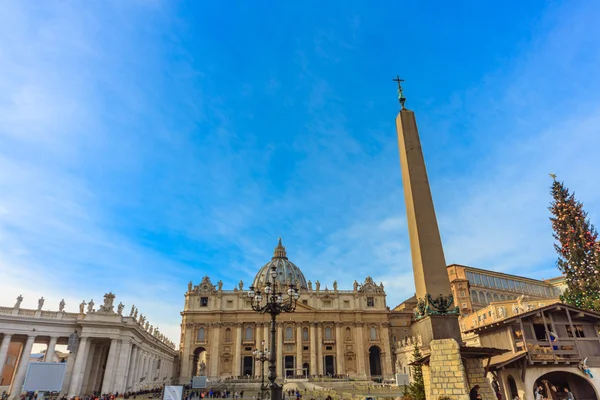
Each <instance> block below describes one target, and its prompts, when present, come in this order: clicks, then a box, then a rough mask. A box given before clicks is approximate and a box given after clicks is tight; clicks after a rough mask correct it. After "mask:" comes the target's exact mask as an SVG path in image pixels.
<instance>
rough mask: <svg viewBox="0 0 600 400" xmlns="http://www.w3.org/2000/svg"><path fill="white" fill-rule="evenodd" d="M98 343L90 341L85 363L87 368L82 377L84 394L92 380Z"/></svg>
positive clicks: (82, 391)
mask: <svg viewBox="0 0 600 400" xmlns="http://www.w3.org/2000/svg"><path fill="white" fill-rule="evenodd" d="M98 347H99V346H98V344H97V343H92V342H91V341H90V342H89V343H88V360H87V362H86V364H85V369H84V371H83V378H82V379H81V390H80V392H81V393H82V394H85V393H88V392H89V391H88V383H89V381H90V379H91V378H90V376H91V371H92V367H93V366H94V357H95V356H96V350H97V348H98Z"/></svg>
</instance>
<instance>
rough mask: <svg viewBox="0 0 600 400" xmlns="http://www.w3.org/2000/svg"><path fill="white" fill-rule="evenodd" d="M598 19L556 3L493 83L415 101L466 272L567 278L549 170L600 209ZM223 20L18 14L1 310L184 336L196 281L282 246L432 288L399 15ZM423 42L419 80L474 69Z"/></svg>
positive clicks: (107, 11) (3, 63) (301, 260)
mask: <svg viewBox="0 0 600 400" xmlns="http://www.w3.org/2000/svg"><path fill="white" fill-rule="evenodd" d="M182 7H184V6H182ZM590 8H591V6H590V7H587V8H586V6H582V8H576V7H569V10H568V18H556V15H557V14H560V13H562V12H563V11H564V10H562V9H559V10H551V11H549V14H548V15H547V16H546V17H545V19H543V21H541V22H540V23H539V25H536V27H535V29H537V30H536V31H535V32H534V33H535V35H534V38H533V39H532V40H529V41H526V42H524V43H519V45H518V46H516V47H515V48H516V49H515V50H514V52H513V53H511V54H507V55H505V56H506V60H504V61H503V60H502V59H501V60H500V61H499V63H498V66H497V70H493V71H488V73H487V75H486V76H482V77H481V78H480V79H473V80H471V81H469V82H471V83H463V85H462V86H460V85H457V87H456V88H451V89H440V94H439V95H438V96H439V97H434V96H431V97H430V98H427V100H423V101H419V100H418V96H417V94H416V93H414V94H413V95H412V96H413V97H412V98H414V99H415V100H414V101H413V100H412V99H411V101H412V102H411V103H410V104H411V106H413V105H414V107H415V110H416V112H417V118H418V120H419V124H420V128H421V134H422V138H423V146H424V151H425V157H426V160H427V162H428V168H429V172H430V180H431V182H432V190H433V196H434V199H435V203H436V206H437V211H438V216H439V220H440V227H441V232H442V236H443V239H444V243H445V248H446V257H447V260H448V262H457V263H462V264H470V265H473V266H476V267H481V268H494V269H498V270H503V271H507V272H513V273H515V272H518V273H527V274H530V275H532V276H538V277H541V276H542V275H543V276H545V277H549V276H551V275H554V274H555V273H556V271H555V269H554V266H553V260H554V253H553V249H552V246H551V243H552V239H551V232H550V225H549V223H548V221H547V217H548V215H547V211H546V206H547V204H548V202H549V200H550V199H549V195H548V186H549V184H550V181H549V178H548V176H547V174H548V173H549V172H554V173H557V174H558V175H559V177H560V178H561V179H564V180H566V181H567V184H568V185H569V186H570V187H572V188H573V189H574V190H575V191H576V192H577V195H578V197H579V198H580V199H582V200H583V201H584V202H585V204H586V209H587V210H588V211H589V212H590V215H591V217H592V219H594V218H595V219H596V220H597V219H598V215H600V211H598V210H600V193H599V192H598V188H597V187H596V186H597V185H595V184H594V181H593V179H592V178H591V177H592V176H593V173H594V172H595V171H596V169H597V168H596V169H594V168H595V167H594V164H593V160H594V159H595V157H596V155H595V149H597V148H599V147H598V145H599V144H600V143H598V142H599V140H600V139H599V138H600V135H598V126H600V125H599V122H600V121H598V117H597V115H598V110H599V109H600V104H598V100H597V99H596V97H595V93H596V92H597V90H598V89H600V84H599V83H600V82H599V81H598V77H597V74H595V72H594V71H596V70H597V69H598V67H599V66H600V60H598V57H597V55H598V54H600V52H599V51H598V50H599V49H598V44H597V43H594V41H593V40H590V38H594V37H598V33H600V32H598V29H599V28H598V27H597V26H596V24H595V19H594V18H593V16H594V15H596V14H597V12H596V11H594V10H590ZM215 10H216V11H215ZM215 10H212V9H208V8H202V10H201V11H202V12H190V10H185V9H179V8H177V7H175V6H169V5H168V4H163V3H161V2H137V3H128V4H125V3H119V2H117V3H109V5H103V7H101V8H98V9H94V8H93V6H92V7H91V8H90V7H86V8H85V9H82V8H79V7H76V6H74V5H73V4H71V3H61V4H54V3H52V4H51V5H50V4H47V5H44V4H39V5H38V4H35V5H33V4H29V3H28V4H25V3H6V4H4V7H3V13H2V14H0V36H1V37H3V38H8V39H9V40H6V41H5V43H4V42H3V48H2V50H1V51H0V70H2V71H3V73H2V75H1V76H0V93H2V94H1V95H0V243H2V250H1V251H0V273H1V275H2V279H3V287H4V288H5V289H4V290H3V291H2V293H0V303H2V304H8V305H10V304H12V303H13V302H14V299H15V298H16V296H18V295H19V294H23V296H24V297H25V301H24V304H23V305H24V306H25V307H35V306H36V301H37V298H38V297H40V296H42V295H43V296H44V297H46V298H47V302H46V305H47V307H52V308H57V307H58V303H59V301H60V299H62V298H65V301H66V302H67V309H68V310H70V311H75V310H76V309H77V304H79V302H81V300H83V299H86V300H89V299H90V298H94V300H95V301H96V302H98V301H99V300H100V299H101V297H102V295H103V294H104V293H105V292H108V291H109V290H112V291H113V292H115V293H116V294H117V300H118V301H123V302H124V303H125V304H126V305H127V310H128V309H129V308H130V307H131V305H132V304H136V305H137V306H138V307H139V308H140V310H141V311H142V312H143V313H144V314H145V315H148V317H149V319H150V321H151V322H152V323H155V324H158V325H159V326H160V327H161V330H162V331H163V332H165V333H166V334H168V335H169V336H170V337H171V338H172V339H173V340H178V338H179V322H180V317H179V311H180V310H181V308H182V305H183V292H184V290H185V285H186V283H187V282H188V281H189V280H190V279H191V280H193V281H194V282H198V281H200V280H201V279H202V276H204V275H209V276H210V277H211V278H212V279H213V280H214V281H217V280H219V279H222V280H223V281H224V282H225V288H233V286H234V285H235V284H236V283H237V282H238V281H239V280H240V279H242V280H243V281H244V282H245V283H246V284H247V285H248V284H249V281H251V279H252V278H253V275H254V274H255V272H256V271H257V270H258V269H259V268H260V266H262V264H264V263H265V262H267V261H268V260H269V259H270V257H271V255H272V249H273V247H274V246H275V244H276V238H277V237H278V236H283V239H284V244H285V245H286V246H287V248H288V255H289V256H290V258H291V259H292V261H294V262H295V263H296V264H297V265H298V266H300V268H301V269H302V270H303V271H304V273H305V275H306V278H307V279H310V280H312V281H313V282H314V281H316V280H320V281H321V283H322V285H323V286H325V285H327V286H329V287H331V286H332V283H333V281H334V280H337V281H338V283H339V285H340V287H342V288H343V287H348V288H349V287H351V285H352V282H353V281H354V280H355V279H356V280H359V281H362V280H363V279H364V278H365V277H366V276H372V277H373V278H374V279H375V280H376V281H378V282H379V281H381V282H383V283H384V285H385V286H386V288H387V289H388V305H390V306H394V305H395V304H397V303H399V302H400V301H402V300H403V299H404V298H406V297H408V296H410V295H412V292H413V290H414V289H413V287H412V286H413V285H412V278H411V276H412V271H411V268H410V262H411V261H410V253H409V243H408V238H407V228H406V221H405V219H404V206H403V201H404V199H403V194H402V188H401V177H400V169H399V161H398V153H397V144H396V138H395V132H394V126H393V123H394V122H393V121H394V117H395V115H394V113H395V112H396V109H395V108H394V104H393V89H390V90H391V95H390V92H389V91H388V90H387V86H386V89H382V87H383V84H381V83H379V82H380V81H381V80H382V79H383V80H385V82H386V83H389V82H391V81H389V80H388V78H389V79H391V76H390V77H387V75H386V77H385V79H384V78H382V75H383V73H384V72H385V74H387V71H382V69H387V68H392V66H393V67H394V68H395V67H396V65H397V63H398V62H400V61H399V60H400V59H396V58H394V57H395V56H394V54H395V53H394V52H393V50H395V49H396V45H395V44H393V43H391V42H390V41H389V40H385V37H383V38H382V36H385V35H384V32H383V31H382V29H384V28H383V27H382V26H381V24H380V23H379V22H377V23H376V22H375V21H379V20H380V18H379V17H380V16H381V15H379V14H377V15H375V16H373V15H369V14H367V13H363V12H360V10H356V9H353V10H349V11H348V12H344V13H341V14H340V15H339V17H336V18H334V17H331V18H330V17H329V16H327V18H325V17H321V19H319V23H318V24H311V23H309V22H310V21H312V19H313V16H312V14H311V15H310V17H309V16H306V20H302V21H301V22H302V24H300V25H299V26H301V27H302V28H301V29H300V28H298V30H297V31H294V33H289V32H288V26H287V23H288V22H289V21H288V22H286V21H287V20H285V19H283V20H282V21H281V22H280V21H277V23H279V24H280V25H277V26H270V25H269V26H268V27H263V28H265V29H264V30H263V29H256V27H254V26H250V28H252V29H249V26H248V24H250V25H252V23H253V22H252V20H251V19H248V18H246V16H245V15H244V16H243V18H242V16H240V18H239V20H235V21H232V22H231V24H232V26H231V32H230V30H228V29H226V30H225V31H223V26H222V25H219V26H218V27H215V26H214V24H215V23H216V21H220V19H219V18H216V17H215V15H221V14H220V13H221V12H222V11H219V10H218V8H217V9H215ZM194 11H198V10H194ZM373 12H379V11H376V10H375V11H373ZM283 14H285V13H283ZM283 14H282V15H283ZM292 14H293V15H294V16H295V18H296V14H294V13H292ZM285 15H287V14H285ZM336 15H337V13H336ZM356 15H361V18H360V20H359V19H358V18H356ZM561 15H562V14H561ZM228 17H229V15H228ZM375 17H377V18H375ZM298 18H300V17H298ZM300 19H302V18H300ZM227 20H228V21H229V18H228V19H227ZM270 23H273V24H275V22H272V21H271V22H270ZM271 30H273V32H277V33H278V34H279V32H286V33H285V34H282V35H283V36H281V37H279V36H278V34H272V32H271ZM240 32H243V34H240ZM265 32H266V33H265ZM229 33H231V34H232V36H231V37H230V36H228V34H229ZM286 35H287V36H286ZM265 36H266V37H269V38H271V39H270V40H273V43H272V44H269V46H260V45H259V43H264V37H265ZM274 37H275V38H278V39H280V40H274V39H272V38H274ZM261 41H262V42H261ZM423 43H424V44H423V45H431V43H437V42H436V41H435V40H431V38H428V39H427V40H425V39H424V41H423ZM566 44H568V45H566ZM408 46H409V43H406V47H403V51H402V54H403V55H406V53H409V52H414V53H415V54H419V55H421V56H422V53H423V52H426V53H427V54H428V57H430V58H428V59H424V58H423V60H424V64H423V68H424V72H421V71H415V74H421V75H419V78H418V79H412V80H411V85H417V84H416V83H413V82H417V81H418V80H419V79H420V80H421V82H427V81H428V80H429V78H430V76H428V75H427V74H428V72H427V69H426V68H425V66H426V65H430V64H435V63H436V62H437V63H438V64H439V65H443V63H444V62H448V63H452V65H453V66H454V68H455V69H453V70H458V69H459V64H460V63H461V62H462V60H437V61H436V60H435V57H436V54H438V53H437V52H436V51H435V49H429V48H427V49H425V50H427V51H425V50H423V49H421V48H419V47H418V46H417V45H415V46H416V47H410V48H409V47H408ZM438 50H440V49H438ZM441 50H444V49H441ZM441 50H440V51H441ZM374 52H375V53H377V54H376V55H377V57H375V56H374ZM378 57H380V58H378ZM376 59H377V60H380V61H377V62H375V61H376ZM402 63H403V65H409V64H410V63H409V62H408V60H405V59H402ZM387 65H389V66H387ZM440 68H441V67H440ZM409 70H410V69H409ZM373 71H375V73H374V72H373ZM540 71H541V72H543V73H541V72H540ZM392 75H395V73H394V74H392ZM562 77H565V79H562ZM567 78H568V82H565V80H567ZM557 82H560V83H559V84H557ZM378 85H382V86H381V87H380V86H378ZM413 87H414V86H413ZM423 91H425V90H424V89H423ZM415 92H416V90H415ZM383 96H385V99H386V100H385V101H384V100H381V99H380V97H383ZM388 96H389V101H388V100H387V99H388ZM423 97H425V96H423ZM382 104H386V106H382ZM5 282H6V284H5ZM49 282H50V283H51V284H49Z"/></svg>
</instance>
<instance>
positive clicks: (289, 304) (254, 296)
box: [248, 265, 300, 400]
mask: <svg viewBox="0 0 600 400" xmlns="http://www.w3.org/2000/svg"><path fill="white" fill-rule="evenodd" d="M269 275H270V278H271V281H270V282H269V281H267V282H266V283H265V288H264V295H265V296H264V297H263V293H262V292H261V291H260V288H255V287H254V286H250V291H249V292H248V296H249V297H250V299H251V300H252V309H253V310H254V311H256V312H259V313H261V314H269V315H270V316H271V346H270V347H271V352H270V353H271V354H270V357H269V389H270V391H271V399H270V400H281V394H282V393H281V386H279V385H278V384H277V383H275V380H276V379H277V372H276V371H275V368H276V364H277V359H276V357H277V341H276V339H275V332H276V328H275V320H276V319H277V316H278V315H279V314H281V313H283V312H286V313H290V312H294V310H295V309H296V303H297V302H298V297H300V295H299V294H298V289H297V288H296V286H295V285H293V284H290V285H283V284H281V283H279V282H277V268H276V267H275V265H273V266H272V267H271V271H270V273H269ZM286 289H287V290H286ZM284 293H285V294H287V296H285V297H284ZM263 300H264V301H263Z"/></svg>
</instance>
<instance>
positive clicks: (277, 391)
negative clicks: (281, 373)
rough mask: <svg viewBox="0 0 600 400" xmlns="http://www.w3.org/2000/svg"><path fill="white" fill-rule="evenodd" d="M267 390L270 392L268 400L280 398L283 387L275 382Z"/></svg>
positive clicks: (278, 399) (279, 399)
mask: <svg viewBox="0 0 600 400" xmlns="http://www.w3.org/2000/svg"><path fill="white" fill-rule="evenodd" d="M269 392H270V393H271V398H270V400H282V398H283V396H282V395H283V387H281V386H279V385H277V384H275V385H273V386H271V387H270V388H269Z"/></svg>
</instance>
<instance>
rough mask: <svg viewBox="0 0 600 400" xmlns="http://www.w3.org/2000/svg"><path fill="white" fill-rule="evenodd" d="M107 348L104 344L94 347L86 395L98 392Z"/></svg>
mask: <svg viewBox="0 0 600 400" xmlns="http://www.w3.org/2000/svg"><path fill="white" fill-rule="evenodd" d="M105 350H106V349H105V346H104V345H103V344H100V343H98V344H96V346H94V352H93V353H92V358H91V364H92V368H91V369H90V375H89V377H88V378H87V380H88V383H87V385H86V390H85V391H84V392H85V393H90V392H93V391H95V390H96V387H97V384H98V380H99V379H100V376H101V374H102V358H103V356H104V351H105Z"/></svg>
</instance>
